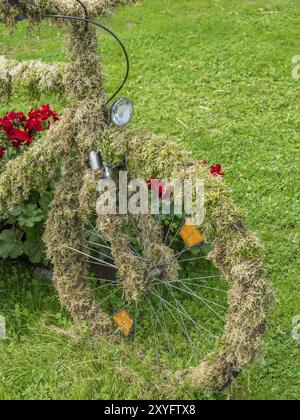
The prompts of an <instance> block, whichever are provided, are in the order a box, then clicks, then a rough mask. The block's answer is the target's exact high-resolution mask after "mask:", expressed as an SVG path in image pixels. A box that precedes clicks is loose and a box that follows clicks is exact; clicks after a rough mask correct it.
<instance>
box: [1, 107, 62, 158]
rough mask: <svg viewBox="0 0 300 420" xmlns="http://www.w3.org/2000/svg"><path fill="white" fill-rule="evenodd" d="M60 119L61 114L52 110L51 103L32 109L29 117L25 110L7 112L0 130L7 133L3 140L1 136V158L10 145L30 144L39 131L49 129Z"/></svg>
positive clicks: (16, 147)
mask: <svg viewBox="0 0 300 420" xmlns="http://www.w3.org/2000/svg"><path fill="white" fill-rule="evenodd" d="M58 120H59V115H58V114H57V113H56V112H54V111H52V109H51V107H50V105H43V106H42V107H41V108H40V109H38V108H37V109H34V110H31V111H30V112H29V113H28V117H26V116H25V114H23V112H7V113H6V114H5V115H4V117H3V118H0V131H1V130H2V131H4V133H5V135H4V140H3V141H2V140H1V137H0V150H1V152H0V158H2V157H3V155H4V153H5V150H6V149H7V148H9V147H12V148H14V149H18V148H19V147H20V146H24V145H25V146H29V145H30V144H31V143H32V141H33V140H34V139H35V137H36V135H37V133H40V132H42V131H45V130H47V129H49V127H50V125H51V123H52V122H56V121H58ZM2 137H3V136H2Z"/></svg>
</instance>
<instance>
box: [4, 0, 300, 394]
mask: <svg viewBox="0 0 300 420" xmlns="http://www.w3.org/2000/svg"><path fill="white" fill-rule="evenodd" d="M299 19H300V5H299V1H298V0H244V1H238V0H142V1H140V2H138V4H137V5H134V6H127V7H126V8H125V7H123V8H120V9H119V12H118V14H117V16H115V17H114V18H113V19H112V20H111V21H110V22H109V23H108V25H109V26H110V27H111V28H113V29H114V30H115V31H116V32H117V33H118V34H119V35H120V37H121V39H122V40H123V41H124V43H125V45H127V47H128V51H129V53H130V56H131V62H132V70H131V75H130V80H129V83H128V86H127V88H126V89H125V92H124V93H125V94H126V96H128V97H130V98H132V99H133V101H134V103H135V107H136V113H135V118H134V122H133V124H132V125H133V126H134V127H145V128H147V129H149V130H150V131H153V132H155V133H163V134H165V135H167V136H168V137H170V138H172V139H175V140H176V141H177V142H179V143H180V144H182V147H186V148H188V149H190V150H191V151H192V152H193V153H194V155H195V156H196V157H197V158H200V159H206V160H207V161H209V162H212V163H216V162H221V163H222V164H223V165H224V169H225V171H226V180H227V182H228V183H229V184H230V186H231V187H232V189H233V191H234V194H235V197H236V201H237V202H238V203H239V204H240V206H241V207H242V208H244V209H245V210H246V211H247V219H248V222H249V225H250V226H251V227H252V228H253V229H254V230H255V231H257V232H258V234H259V235H260V237H261V239H262V242H263V244H264V247H265V251H266V267H267V269H268V277H269V281H270V282H271V283H272V285H273V286H274V288H275V290H276V292H277V298H278V304H277V307H276V310H275V312H274V314H273V315H272V317H271V319H270V322H269V328H268V332H267V336H266V346H265V352H264V355H263V358H262V359H261V360H260V361H259V362H258V363H256V364H255V365H253V366H252V367H251V368H250V369H249V370H248V371H247V372H245V373H243V374H242V375H241V376H240V377H239V379H238V380H237V381H236V383H235V384H234V385H233V386H232V388H231V389H230V390H229V392H230V397H231V398H232V399H236V400H238V399H299V397H300V385H299V384H300V357H299V350H300V341H295V340H293V339H292V319H293V317H294V316H296V315H299V314H300V267H299V232H300V229H299V227H300V226H299V196H300V194H299V180H298V181H297V178H299V163H300V162H299V156H300V155H299V152H300V150H299V148H300V147H299V145H300V142H299V130H300V122H299V121H300V120H299V115H300V114H299V111H300V106H299V104H300V102H299V97H300V80H299V81H297V80H294V79H293V78H292V76H291V75H292V58H293V57H294V56H296V55H299V54H300V31H299ZM0 35H1V36H0V54H3V55H7V56H9V57H16V58H17V59H28V58H34V59H37V58H41V59H43V60H45V61H48V62H51V61H57V60H62V59H63V53H62V50H61V32H60V31H59V30H58V29H57V28H56V26H55V25H52V24H49V23H48V24H44V25H43V26H42V30H41V31H40V32H39V33H38V34H36V33H34V34H32V35H29V36H28V35H27V33H26V24H24V23H22V24H20V25H19V26H18V28H17V29H16V31H15V32H14V33H13V34H6V33H5V31H4V28H3V26H1V27H0ZM50 40H51V42H50ZM102 52H103V62H104V65H105V72H106V77H107V82H106V83H107V89H108V91H109V92H112V91H113V90H114V87H115V86H117V84H118V81H119V79H120V77H121V75H122V71H123V67H121V65H120V63H122V64H123V58H122V56H121V52H120V51H119V49H118V47H117V46H116V45H115V43H114V41H113V40H112V39H110V38H109V37H107V36H106V35H105V36H103V37H102ZM49 100H50V99H49V98H41V100H40V101H39V103H41V102H45V101H49ZM51 101H52V104H53V107H54V108H56V109H58V110H60V109H61V108H62V106H63V105H62V104H60V103H57V101H55V100H53V99H51ZM32 104H33V102H32V100H30V99H28V98H26V97H20V98H17V99H16V100H15V102H14V103H13V104H12V106H10V108H15V110H20V109H24V110H26V109H28V108H29V107H30V106H32ZM6 110H7V106H5V105H1V108H0V111H1V114H3V113H4V112H5V111H6ZM0 296H1V302H0V314H1V315H3V316H5V318H6V319H7V323H8V337H9V339H8V340H7V341H5V342H0V399H11V398H16V399H29V398H33V399H41V398H50V399H61V398H67V399H81V398H83V399H105V398H107V399H109V398H112V399H123V398H132V399H139V398H187V399H188V398H226V397H227V395H220V396H217V397H212V396H209V395H206V396H203V395H200V394H199V393H198V392H197V391H195V390H193V389H191V388H189V387H187V386H181V385H178V384H177V383H171V384H170V383H167V380H166V376H165V370H164V369H162V368H161V367H160V366H155V365H153V362H152V355H151V352H146V351H145V352H143V351H141V352H140V353H137V354H136V353H133V352H132V349H131V347H130V346H127V345H126V343H123V344H118V345H112V346H110V347H108V346H106V345H105V344H101V343H98V344H95V343H94V344H93V343H90V342H89V341H88V340H87V339H85V337H84V335H83V336H80V337H79V338H78V337H77V338H76V337H68V336H66V335H64V334H63V329H64V328H67V327H70V325H71V321H70V319H69V317H68V315H67V314H66V313H65V312H64V311H61V309H60V306H59V304H58V302H57V298H56V295H55V292H54V291H53V288H52V286H51V285H47V284H41V283H38V282H36V281H32V279H31V278H30V275H29V274H28V273H27V272H26V270H25V269H24V268H22V267H21V266H13V265H11V264H10V263H8V262H2V263H1V266H0ZM145 334H146V331H145ZM181 357H184V354H182V355H181V354H180V355H176V359H178V360H180V358H181ZM175 363H176V362H175Z"/></svg>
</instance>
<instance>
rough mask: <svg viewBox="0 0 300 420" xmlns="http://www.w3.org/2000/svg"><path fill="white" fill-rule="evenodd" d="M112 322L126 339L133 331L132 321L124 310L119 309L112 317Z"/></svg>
mask: <svg viewBox="0 0 300 420" xmlns="http://www.w3.org/2000/svg"><path fill="white" fill-rule="evenodd" d="M113 320H114V321H115V323H116V324H117V325H118V326H119V328H120V329H121V331H122V332H123V334H124V335H125V336H126V337H128V336H129V334H130V333H131V331H132V329H133V319H132V318H131V316H130V315H129V313H128V312H127V311H126V309H120V310H119V311H118V312H116V313H115V314H114V315H113Z"/></svg>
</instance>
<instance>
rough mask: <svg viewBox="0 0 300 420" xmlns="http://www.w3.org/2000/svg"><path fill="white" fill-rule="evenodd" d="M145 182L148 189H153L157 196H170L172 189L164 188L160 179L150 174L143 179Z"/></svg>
mask: <svg viewBox="0 0 300 420" xmlns="http://www.w3.org/2000/svg"><path fill="white" fill-rule="evenodd" d="M145 182H146V184H147V185H148V190H149V191H155V192H156V193H157V196H158V197H159V198H163V199H167V198H170V196H171V194H172V191H171V190H170V189H166V188H165V186H164V183H163V182H162V181H161V180H159V179H155V178H154V177H153V176H152V177H151V178H150V179H145Z"/></svg>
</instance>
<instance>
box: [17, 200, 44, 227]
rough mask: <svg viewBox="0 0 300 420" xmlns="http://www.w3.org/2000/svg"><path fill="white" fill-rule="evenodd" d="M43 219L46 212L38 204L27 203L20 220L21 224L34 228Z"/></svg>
mask: <svg viewBox="0 0 300 420" xmlns="http://www.w3.org/2000/svg"><path fill="white" fill-rule="evenodd" d="M43 219H44V213H43V211H42V210H41V209H40V208H38V206H37V205H36V204H27V205H26V206H25V207H24V208H23V209H22V212H21V214H20V216H19V217H18V222H19V224H20V225H21V226H26V227H29V228H32V227H34V226H35V225H36V224H37V223H39V222H41V221H42V220H43Z"/></svg>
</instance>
